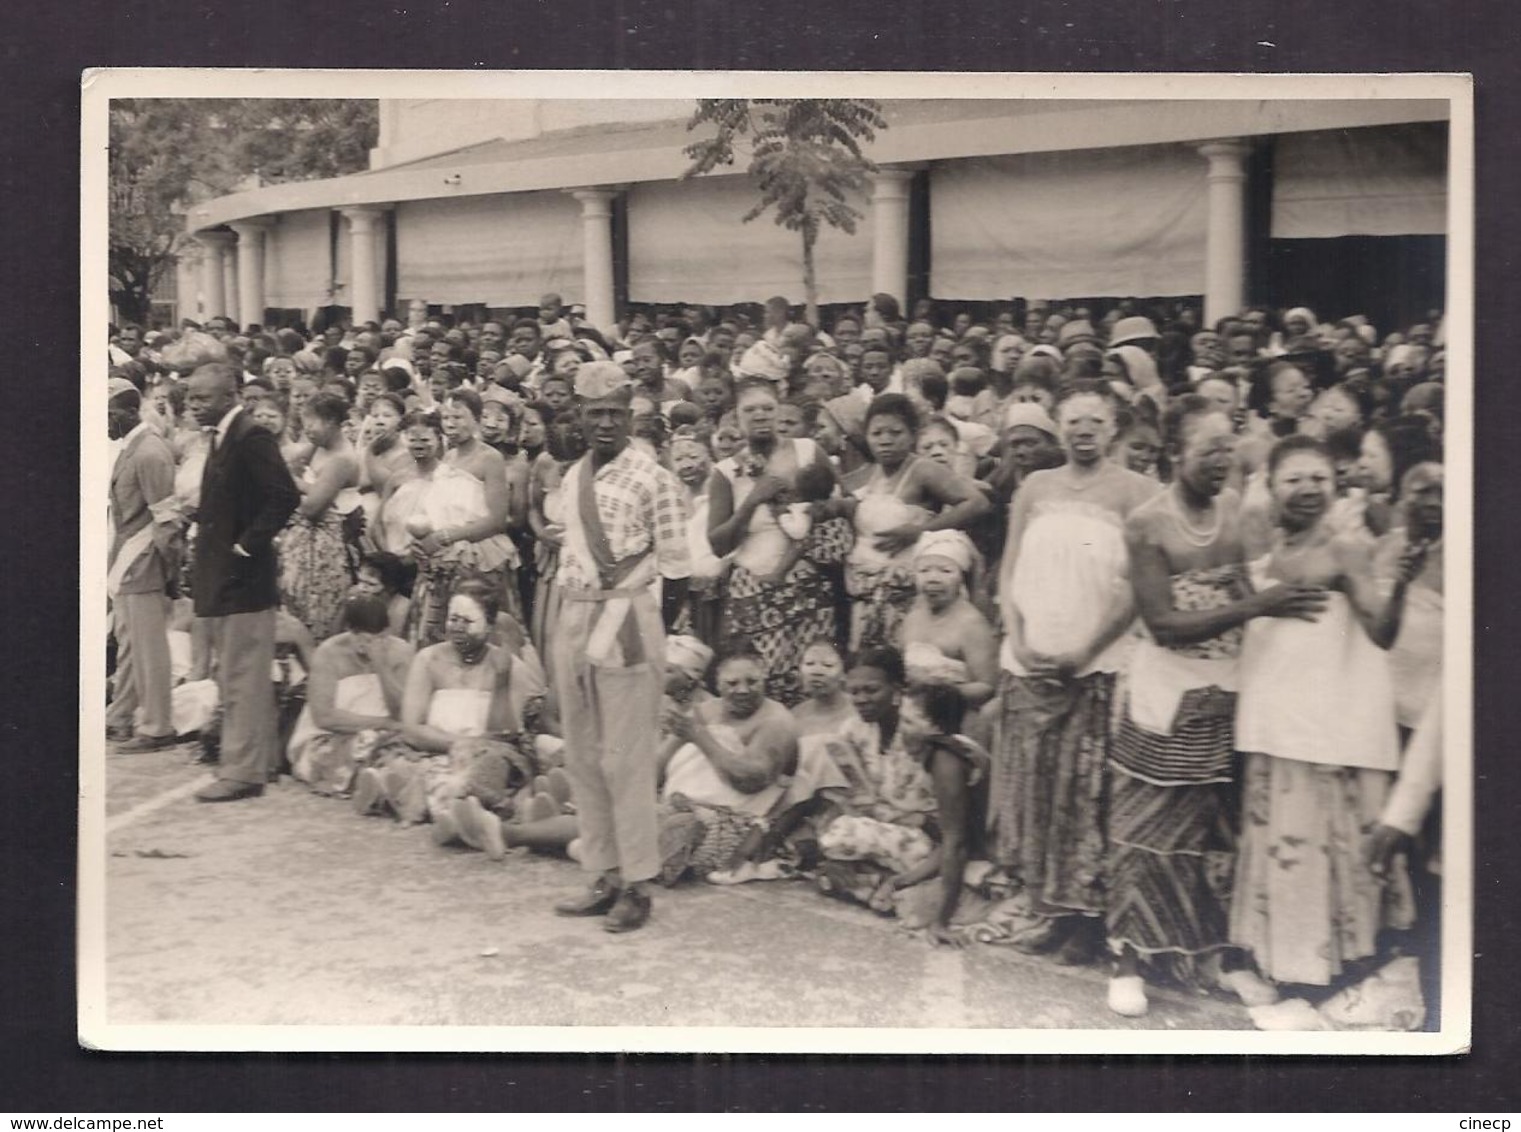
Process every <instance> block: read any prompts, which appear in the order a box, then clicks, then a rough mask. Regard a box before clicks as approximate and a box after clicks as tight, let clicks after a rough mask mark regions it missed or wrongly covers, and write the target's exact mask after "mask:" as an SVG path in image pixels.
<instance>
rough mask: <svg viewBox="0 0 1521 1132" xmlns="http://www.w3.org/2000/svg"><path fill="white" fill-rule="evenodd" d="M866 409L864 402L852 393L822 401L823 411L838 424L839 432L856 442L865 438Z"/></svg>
mask: <svg viewBox="0 0 1521 1132" xmlns="http://www.w3.org/2000/svg"><path fill="white" fill-rule="evenodd" d="M866 409H867V405H866V403H865V402H864V401H862V400H861V398H859V397H857V396H856V395H855V394H853V393H847V394H845V396H843V397H836V398H835V399H834V400H832V401H826V402H824V412H826V413H828V414H829V415H830V417H832V418H833V419H834V423H835V424H837V425H839V426H840V431H841V432H843V433H844V434H845V435H846V436H848V437H849V438H850V439H851V440H854V441H856V442H858V443H859V442H860V441H862V440H864V439H865V438H866Z"/></svg>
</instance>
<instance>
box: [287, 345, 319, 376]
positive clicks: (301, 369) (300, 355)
mask: <svg viewBox="0 0 1521 1132" xmlns="http://www.w3.org/2000/svg"><path fill="white" fill-rule="evenodd" d="M290 360H291V361H293V362H295V363H296V372H297V373H299V374H301V375H302V376H303V377H316V376H317V375H318V374H319V373H321V372H322V358H321V357H320V356H319V355H318V354H317V352H316V351H315V350H297V351H296V352H295V353H294V354H292V355H291V357H290Z"/></svg>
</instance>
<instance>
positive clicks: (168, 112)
mask: <svg viewBox="0 0 1521 1132" xmlns="http://www.w3.org/2000/svg"><path fill="white" fill-rule="evenodd" d="M378 132H379V109H378V105H377V103H376V102H375V100H374V99H358V98H322V99H295V98H263V99H220V98H121V99H116V100H114V101H113V102H112V103H111V111H110V140H109V145H110V155H109V189H108V191H109V197H110V201H109V203H110V208H109V217H110V219H109V224H110V234H109V241H110V248H109V265H110V266H109V270H110V276H111V300H112V302H113V303H114V304H115V305H116V308H117V310H118V311H120V312H121V315H122V317H123V318H127V319H132V320H134V321H137V322H144V321H146V320H147V316H148V312H149V309H150V306H151V302H152V300H151V296H152V294H153V291H154V288H155V287H156V286H157V284H158V283H159V281H160V280H161V279H162V277H163V275H164V273H165V272H167V271H169V270H172V268H173V264H174V259H175V256H176V255H177V253H178V252H179V251H180V250H181V249H182V248H183V247H184V244H185V241H186V240H187V239H188V238H189V237H188V235H187V234H186V232H185V219H184V218H185V213H186V211H187V210H188V209H189V208H190V206H192V205H194V204H197V203H199V202H201V201H204V200H208V199H210V198H212V197H217V196H224V195H226V194H227V193H231V192H235V191H237V190H238V189H239V188H247V187H250V183H251V184H252V185H253V186H257V185H261V184H268V183H277V182H283V181H305V180H313V179H317V178H323V177H339V176H342V175H344V174H345V173H355V172H358V171H360V170H362V169H365V168H367V167H368V164H369V150H370V147H371V146H373V145H374V144H375V139H376V135H377V133H378Z"/></svg>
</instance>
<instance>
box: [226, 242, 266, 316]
mask: <svg viewBox="0 0 1521 1132" xmlns="http://www.w3.org/2000/svg"><path fill="white" fill-rule="evenodd" d="M273 223H274V222H273V221H272V220H270V219H269V218H268V217H264V216H259V217H254V218H253V219H251V220H237V221H234V222H232V223H231V224H229V225H228V227H229V228H231V229H232V230H233V231H234V232H236V233H237V234H238V324H239V325H240V326H249V325H251V324H252V323H255V322H257V323H260V324H262V323H263V322H264V233H265V232H266V231H268V229H269V228H270V226H271V225H272V224H273Z"/></svg>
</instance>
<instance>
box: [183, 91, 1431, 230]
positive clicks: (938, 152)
mask: <svg viewBox="0 0 1521 1132" xmlns="http://www.w3.org/2000/svg"><path fill="white" fill-rule="evenodd" d="M883 102H884V109H885V114H886V117H887V119H888V122H889V127H890V128H888V129H887V130H884V131H882V132H881V133H880V134H879V135H878V136H877V138H876V140H875V142H873V143H871V144H870V145H869V146H868V147H867V153H868V155H869V156H870V157H871V158H872V160H874V161H875V162H877V163H878V164H879V165H893V164H900V165H902V164H920V163H924V162H933V161H943V160H948V159H951V158H961V157H984V156H994V155H1001V154H1017V153H1042V152H1053V151H1061V150H1081V149H1109V148H1114V147H1118V146H1131V145H1156V144H1167V143H1186V142H1201V141H1207V140H1209V139H1212V138H1223V137H1241V138H1246V137H1256V136H1261V135H1269V134H1282V133H1294V132H1300V131H1307V130H1331V129H1355V128H1358V127H1365V126H1383V125H1396V124H1400V123H1405V122H1430V121H1445V120H1446V119H1447V118H1448V117H1449V109H1448V107H1449V104H1448V102H1447V100H1445V99H1377V100H1367V99H1356V100H1353V99H1313V100H1312V99H1271V100H1269V99H1258V100H1205V99H1188V100H1183V99H1177V100H1155V99H1146V100H1140V99H1132V100H1125V101H1117V100H1078V99H1062V100H1040V99H1020V100H1008V99H916V100H912V101H907V100H905V101H903V102H901V103H898V104H896V105H895V104H894V103H893V102H892V100H890V99H885V100H883ZM695 136H696V135H693V134H690V133H688V131H687V129H686V124H685V122H682V121H674V122H658V123H653V124H640V125H628V126H607V127H588V128H580V129H573V130H562V131H558V132H555V133H550V134H544V135H541V136H539V137H536V138H528V139H524V140H513V141H507V140H501V139H497V140H494V141H486V142H481V143H477V144H474V145H471V146H467V147H464V148H462V149H457V150H453V151H450V152H447V153H441V154H438V155H435V156H432V157H427V158H421V159H418V160H415V161H410V162H405V163H402V164H398V165H391V166H386V167H383V168H379V169H372V170H367V171H365V172H363V173H355V174H351V175H349V176H346V177H335V178H331V179H328V180H322V181H299V182H292V183H288V184H281V185H266V186H264V187H262V188H258V189H251V190H249V191H246V192H241V193H233V194H231V195H229V196H224V197H218V198H216V199H214V200H209V201H205V202H203V203H201V204H198V205H195V206H193V207H192V208H191V209H189V210H188V215H187V217H186V227H187V228H188V229H189V231H191V232H192V233H194V232H198V231H204V230H207V229H212V228H218V227H220V226H222V225H225V224H228V223H232V222H235V221H240V220H246V219H249V218H251V217H255V216H267V215H270V214H275V213H282V212H296V211H301V210H304V209H313V208H345V207H359V206H364V205H390V204H395V203H398V202H401V201H413V200H437V199H446V198H449V197H457V196H479V195H486V194H496V193H519V192H534V191H545V190H561V189H574V188H584V187H591V186H598V185H610V184H613V185H634V184H639V183H641V182H651V181H674V180H677V179H679V178H680V177H681V176H682V174H683V172H685V170H686V168H687V166H688V164H689V161H688V158H687V156H686V154H685V153H684V148H685V147H686V146H687V145H688V144H689V143H690V142H691V141H692V140H693V138H694V137H695ZM712 175H714V176H720V175H723V174H721V173H715V174H712Z"/></svg>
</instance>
